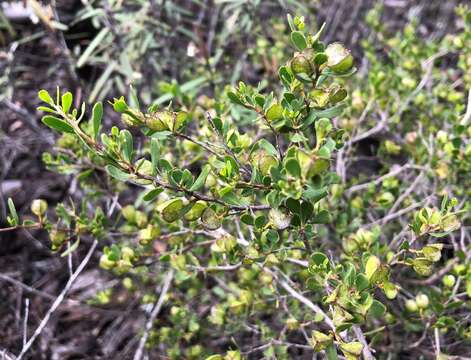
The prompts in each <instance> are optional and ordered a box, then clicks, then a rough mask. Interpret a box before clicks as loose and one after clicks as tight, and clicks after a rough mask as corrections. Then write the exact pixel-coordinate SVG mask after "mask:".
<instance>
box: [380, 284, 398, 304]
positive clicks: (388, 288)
mask: <svg viewBox="0 0 471 360" xmlns="http://www.w3.org/2000/svg"><path fill="white" fill-rule="evenodd" d="M383 291H384V294H385V295H386V297H387V298H388V299H389V300H393V299H395V298H396V296H397V292H398V290H397V287H396V285H394V284H393V283H391V282H389V281H387V282H385V283H384V284H383Z"/></svg>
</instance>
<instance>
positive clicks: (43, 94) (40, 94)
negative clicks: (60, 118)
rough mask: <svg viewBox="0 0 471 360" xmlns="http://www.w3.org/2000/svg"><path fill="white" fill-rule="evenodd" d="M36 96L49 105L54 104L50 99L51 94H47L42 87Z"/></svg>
mask: <svg viewBox="0 0 471 360" xmlns="http://www.w3.org/2000/svg"><path fill="white" fill-rule="evenodd" d="M38 97H39V99H40V100H42V101H44V102H45V103H48V104H49V105H54V100H52V98H51V95H49V93H48V92H47V91H46V90H44V89H42V90H39V92H38Z"/></svg>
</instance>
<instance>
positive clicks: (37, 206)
mask: <svg viewBox="0 0 471 360" xmlns="http://www.w3.org/2000/svg"><path fill="white" fill-rule="evenodd" d="M46 211H47V202H46V200H43V199H36V200H33V202H32V204H31V212H32V213H33V214H34V215H36V216H37V217H42V216H43V215H44V214H45V213H46Z"/></svg>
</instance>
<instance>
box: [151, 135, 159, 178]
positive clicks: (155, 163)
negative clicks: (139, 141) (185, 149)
mask: <svg viewBox="0 0 471 360" xmlns="http://www.w3.org/2000/svg"><path fill="white" fill-rule="evenodd" d="M150 158H151V160H152V175H154V176H155V175H156V174H157V170H158V168H159V159H160V146H159V140H157V139H155V138H152V139H151V140H150Z"/></svg>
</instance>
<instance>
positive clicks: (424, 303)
mask: <svg viewBox="0 0 471 360" xmlns="http://www.w3.org/2000/svg"><path fill="white" fill-rule="evenodd" d="M415 302H416V303H417V306H418V307H419V309H425V308H426V307H428V304H429V299H428V296H427V295H425V294H417V296H416V297H415Z"/></svg>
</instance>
